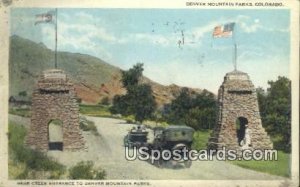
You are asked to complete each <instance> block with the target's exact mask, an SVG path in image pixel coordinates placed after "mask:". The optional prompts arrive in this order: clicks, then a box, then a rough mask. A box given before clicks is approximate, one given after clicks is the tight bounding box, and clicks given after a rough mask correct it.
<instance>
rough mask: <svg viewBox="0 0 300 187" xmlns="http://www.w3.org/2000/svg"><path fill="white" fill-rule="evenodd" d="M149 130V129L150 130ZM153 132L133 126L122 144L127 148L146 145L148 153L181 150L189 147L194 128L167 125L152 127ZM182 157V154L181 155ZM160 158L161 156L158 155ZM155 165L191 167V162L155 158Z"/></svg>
mask: <svg viewBox="0 0 300 187" xmlns="http://www.w3.org/2000/svg"><path fill="white" fill-rule="evenodd" d="M150 132H151V131H150ZM152 132H153V133H150V135H152V137H151V136H149V131H147V130H146V129H145V128H144V127H142V126H140V125H139V126H137V127H133V128H132V129H131V130H130V131H129V132H128V134H127V135H126V136H125V138H124V146H127V147H129V148H132V147H136V148H139V147H141V146H144V147H147V148H148V151H149V154H150V155H151V151H153V150H158V151H160V152H162V151H163V150H170V152H173V151H174V150H183V149H187V150H190V149H191V145H192V143H193V134H194V129H193V128H191V127H188V126H184V125H171V126H168V127H155V128H153V129H152ZM181 156H182V158H183V155H181ZM160 158H161V157H160ZM154 164H155V165H156V166H157V167H164V166H167V165H169V166H170V165H171V166H172V167H176V166H178V165H183V166H184V167H186V168H189V167H191V164H192V162H191V161H190V160H188V159H181V160H176V161H175V160H169V161H164V160H163V159H162V158H161V159H159V160H155V163H154Z"/></svg>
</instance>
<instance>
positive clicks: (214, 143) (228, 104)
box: [208, 70, 273, 150]
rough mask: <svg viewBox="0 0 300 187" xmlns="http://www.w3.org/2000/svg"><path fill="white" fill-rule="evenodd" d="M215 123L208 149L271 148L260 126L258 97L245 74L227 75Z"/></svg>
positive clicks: (267, 137)
mask: <svg viewBox="0 0 300 187" xmlns="http://www.w3.org/2000/svg"><path fill="white" fill-rule="evenodd" d="M218 103H219V112H218V119H217V124H216V126H215V129H214V131H213V132H212V134H211V137H210V139H209V142H208V148H209V149H222V147H223V146H224V147H226V149H227V150H228V149H235V150H242V149H272V148H273V143H272V142H271V140H270V137H269V136H268V135H267V133H266V131H265V129H264V128H263V127H262V123H261V118H260V113H259V107H258V101H257V95H256V90H255V87H254V85H253V84H252V82H251V80H250V78H249V76H248V74H246V73H243V72H240V71H236V70H235V71H233V72H230V73H227V74H226V75H225V77H224V82H223V84H222V85H221V86H220V88H219V93H218Z"/></svg>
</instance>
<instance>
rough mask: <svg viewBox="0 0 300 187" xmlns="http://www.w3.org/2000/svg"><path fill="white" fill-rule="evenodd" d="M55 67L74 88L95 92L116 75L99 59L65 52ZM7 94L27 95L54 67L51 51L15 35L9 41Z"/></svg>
mask: <svg viewBox="0 0 300 187" xmlns="http://www.w3.org/2000/svg"><path fill="white" fill-rule="evenodd" d="M57 58H58V68H60V69H63V70H64V71H66V73H67V74H68V75H69V76H70V77H71V79H72V80H73V82H74V83H75V84H77V85H78V86H80V85H81V86H85V87H87V88H88V89H89V90H90V91H93V90H94V91H97V89H99V88H100V86H101V84H103V83H106V82H108V81H110V80H111V78H112V76H113V75H115V74H119V71H120V69H119V68H117V67H114V66H112V65H110V64H108V63H106V62H104V61H102V60H101V59H98V58H95V57H92V56H89V55H83V54H74V53H68V52H58V56H57ZM9 68H10V76H9V79H10V95H18V93H19V92H22V91H27V93H28V95H29V96H30V95H31V93H32V90H33V88H34V85H35V81H36V80H37V78H38V76H39V75H40V74H41V72H42V71H43V70H46V69H49V68H54V52H53V51H52V50H50V49H48V48H46V47H45V46H44V45H43V44H37V43H34V42H32V41H30V40H27V39H23V38H21V37H19V36H12V37H11V40H10V59H9Z"/></svg>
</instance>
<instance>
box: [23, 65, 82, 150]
mask: <svg viewBox="0 0 300 187" xmlns="http://www.w3.org/2000/svg"><path fill="white" fill-rule="evenodd" d="M52 120H60V121H61V122H62V123H63V125H62V131H63V140H62V147H63V150H72V151H74V150H80V149H83V148H84V139H83V136H82V134H81V131H80V128H79V106H78V103H77V98H76V94H75V88H74V86H73V84H72V83H71V81H70V80H69V78H68V77H67V75H66V74H65V73H64V71H62V70H59V69H52V70H46V71H44V72H43V73H42V75H41V77H40V78H39V80H38V83H37V86H36V88H35V90H34V92H33V95H32V117H31V126H30V130H29V133H28V136H27V139H26V144H27V145H29V146H30V147H31V148H33V149H37V150H40V151H48V150H49V123H50V122H51V121H52Z"/></svg>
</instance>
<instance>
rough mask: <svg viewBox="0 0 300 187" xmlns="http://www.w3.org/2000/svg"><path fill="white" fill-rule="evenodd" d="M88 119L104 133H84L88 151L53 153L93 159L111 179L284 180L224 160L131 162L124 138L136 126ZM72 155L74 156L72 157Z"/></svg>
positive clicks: (63, 158)
mask: <svg viewBox="0 0 300 187" xmlns="http://www.w3.org/2000/svg"><path fill="white" fill-rule="evenodd" d="M87 118H88V119H89V120H92V121H94V122H95V125H96V127H97V129H98V132H99V134H100V136H99V137H95V136H92V135H88V134H84V136H85V138H86V141H87V146H88V149H87V152H73V153H64V152H58V151H56V152H55V153H54V154H52V156H54V157H56V158H57V159H58V160H59V161H61V162H62V163H64V164H67V165H72V164H75V163H76V162H77V161H80V160H93V161H94V162H95V164H96V165H97V166H100V167H102V168H104V169H105V170H106V171H107V174H108V176H107V178H108V179H220V180H222V179H237V180H241V179H257V180H259V179H265V180H266V179H280V178H279V177H277V176H272V175H268V174H264V173H260V172H256V171H252V170H248V169H244V168H241V167H238V166H235V165H232V164H229V163H227V162H224V161H194V162H193V164H192V166H191V168H189V169H186V168H184V169H167V168H163V169H161V168H157V167H155V166H154V165H151V164H150V163H148V162H146V161H140V160H135V161H127V160H126V159H125V149H124V146H123V138H124V136H125V135H126V134H127V131H128V130H129V129H130V128H131V127H132V126H133V125H131V124H126V123H125V122H124V121H123V120H118V119H111V118H98V117H87ZM50 153H51V152H50ZM70 154H71V155H73V156H72V157H70V156H71V155H70ZM49 155H51V154H49Z"/></svg>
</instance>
